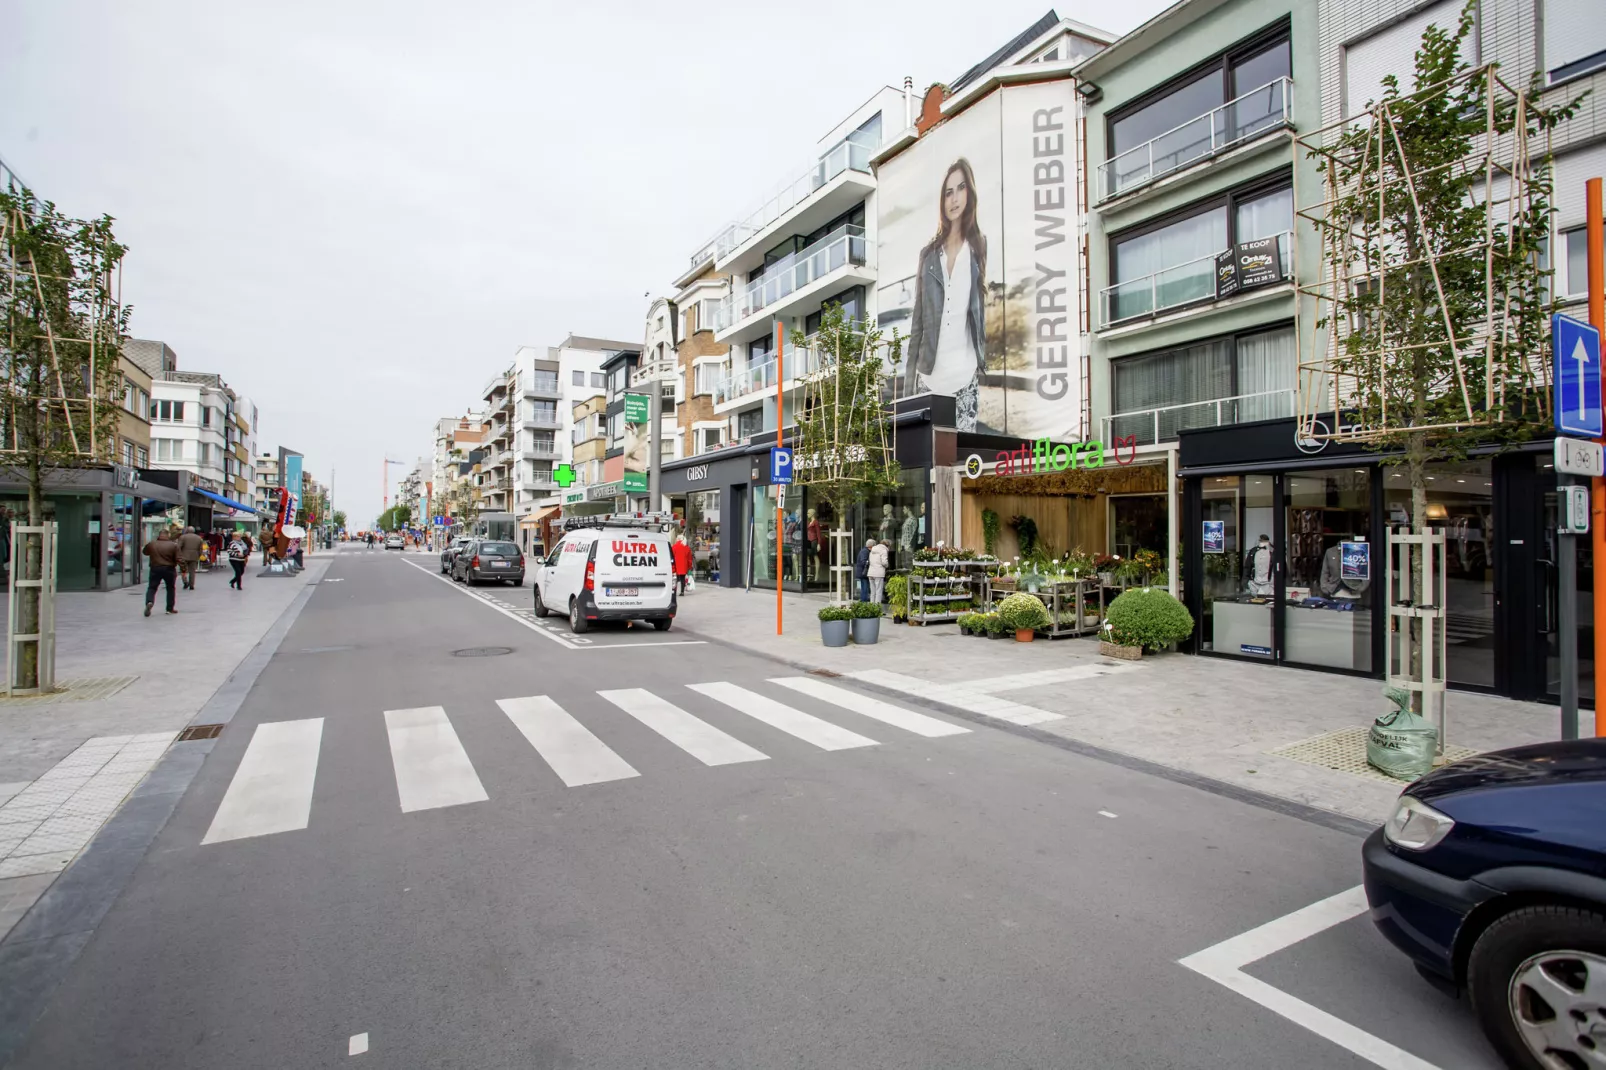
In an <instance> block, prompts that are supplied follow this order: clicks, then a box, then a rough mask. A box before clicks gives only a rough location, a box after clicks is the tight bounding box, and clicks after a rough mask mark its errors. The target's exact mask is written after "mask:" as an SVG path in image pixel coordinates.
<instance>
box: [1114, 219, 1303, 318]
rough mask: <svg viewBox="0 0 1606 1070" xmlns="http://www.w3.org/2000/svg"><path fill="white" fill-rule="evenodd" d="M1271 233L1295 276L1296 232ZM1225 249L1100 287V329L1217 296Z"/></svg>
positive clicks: (1285, 270) (1285, 269)
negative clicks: (1218, 271)
mask: <svg viewBox="0 0 1606 1070" xmlns="http://www.w3.org/2000/svg"><path fill="white" fill-rule="evenodd" d="M1268 236H1269V237H1275V238H1276V239H1277V253H1278V256H1279V257H1280V258H1281V260H1282V266H1283V277H1284V279H1286V280H1292V278H1293V248H1294V235H1293V232H1292V231H1286V230H1285V231H1283V232H1282V233H1281V234H1277V235H1268ZM1225 251H1226V250H1221V251H1220V252H1214V253H1211V254H1210V255H1208V256H1201V257H1199V258H1197V259H1195V260H1189V261H1187V262H1186V263H1182V264H1177V265H1175V266H1173V267H1168V268H1162V269H1161V270H1159V271H1156V272H1154V273H1153V274H1152V275H1141V276H1139V277H1138V278H1135V279H1127V280H1126V281H1124V282H1118V283H1116V284H1115V285H1114V286H1106V287H1105V288H1104V289H1102V290H1100V291H1099V327H1100V329H1103V328H1106V327H1111V326H1114V325H1116V324H1119V323H1123V322H1126V321H1129V320H1135V319H1141V318H1145V317H1151V318H1152V317H1154V316H1157V315H1159V314H1160V313H1162V312H1165V311H1167V310H1168V309H1173V308H1181V307H1182V306H1184V305H1192V304H1195V303H1198V302H1203V301H1213V300H1214V299H1215V296H1216V257H1218V256H1220V255H1221V253H1222V252H1225ZM1247 292H1249V293H1254V292H1256V291H1254V290H1250V291H1247ZM1234 296H1236V295H1234Z"/></svg>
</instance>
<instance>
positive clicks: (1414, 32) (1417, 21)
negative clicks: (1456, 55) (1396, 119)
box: [1336, 0, 1590, 118]
mask: <svg viewBox="0 0 1606 1070" xmlns="http://www.w3.org/2000/svg"><path fill="white" fill-rule="evenodd" d="M1583 2H1585V3H1589V2H1590V0H1583ZM1462 6H1463V5H1462V3H1461V0H1445V2H1444V3H1439V4H1434V5H1433V6H1431V7H1429V8H1427V9H1425V10H1422V11H1418V12H1417V13H1416V14H1414V15H1411V16H1409V17H1407V18H1405V19H1403V20H1401V21H1400V22H1396V23H1394V24H1393V25H1392V26H1389V27H1387V28H1386V29H1383V30H1381V31H1379V32H1377V33H1375V34H1373V35H1372V36H1370V37H1367V38H1365V39H1363V40H1360V41H1357V42H1356V43H1354V44H1352V45H1349V46H1348V47H1346V48H1345V49H1344V68H1343V69H1344V95H1343V99H1342V101H1341V107H1342V111H1343V116H1337V117H1336V118H1343V117H1348V116H1352V115H1359V114H1360V113H1361V112H1363V111H1365V110H1366V108H1367V106H1368V105H1370V104H1375V103H1377V102H1378V101H1380V100H1382V99H1383V78H1384V76H1385V75H1390V74H1392V75H1394V76H1395V77H1396V78H1398V79H1399V82H1400V95H1401V96H1408V95H1409V94H1410V93H1411V92H1413V90H1414V89H1415V84H1414V78H1415V76H1414V74H1413V73H1412V72H1414V71H1415V70H1416V61H1415V57H1416V51H1417V49H1419V48H1421V47H1422V34H1423V33H1424V32H1425V31H1426V30H1427V28H1428V27H1429V26H1438V27H1439V28H1440V29H1442V30H1446V31H1449V32H1454V31H1455V27H1456V22H1457V20H1459V19H1460V17H1461V8H1462ZM1477 37H1478V35H1477V34H1476V33H1471V34H1468V35H1467V39H1466V40H1465V41H1464V42H1463V43H1462V49H1463V55H1462V59H1463V61H1465V62H1466V63H1468V64H1469V65H1472V66H1476V65H1477ZM1467 51H1470V52H1471V53H1472V55H1467V54H1466V52H1467Z"/></svg>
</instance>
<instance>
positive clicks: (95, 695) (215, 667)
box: [0, 553, 334, 936]
mask: <svg viewBox="0 0 1606 1070" xmlns="http://www.w3.org/2000/svg"><path fill="white" fill-rule="evenodd" d="M333 559H334V555H333V554H332V553H323V554H320V555H317V556H314V557H310V558H308V559H307V568H306V569H305V571H303V572H302V573H301V574H299V575H297V576H288V577H285V576H275V577H271V578H269V577H263V576H258V575H257V573H258V572H260V571H261V566H260V565H258V564H257V563H256V562H253V563H252V567H251V568H250V569H248V570H247V572H246V578H245V590H243V591H234V590H232V589H230V588H229V586H228V577H229V571H228V569H226V568H224V569H214V570H213V571H211V572H207V573H202V574H201V575H199V576H198V577H197V578H196V589H195V590H193V591H185V590H182V589H180V590H179V592H178V603H177V605H178V613H177V614H176V615H174V616H168V615H167V614H165V613H164V612H162V610H163V606H164V600H165V594H162V593H159V594H158V595H157V601H156V608H155V611H154V612H153V613H152V615H151V616H150V617H149V618H146V617H144V616H143V615H142V611H143V609H144V594H145V592H144V589H143V588H140V589H138V590H135V589H129V590H123V591H111V592H68V593H63V594H60V595H58V596H57V603H56V678H57V680H58V682H60V683H63V684H66V685H69V686H68V689H67V690H66V691H65V692H64V693H62V694H58V695H51V696H40V697H37V698H26V699H7V698H4V697H0V936H4V934H5V933H6V932H8V931H9V930H10V928H11V926H12V925H13V924H14V923H15V922H16V921H17V919H18V918H20V917H21V916H22V914H23V913H25V912H26V910H27V909H28V907H29V906H31V905H32V903H33V902H34V901H35V900H36V899H37V898H38V897H39V896H40V895H41V894H43V892H44V890H45V889H46V888H47V887H49V884H50V882H51V881H53V880H54V879H55V876H56V874H58V873H59V872H60V871H61V870H63V869H65V868H66V866H67V865H68V864H70V863H71V861H72V860H73V858H74V857H75V856H76V855H77V854H78V852H79V851H80V850H82V849H83V847H84V846H85V845H86V844H87V843H88V842H89V841H90V840H91V839H92V838H93V837H94V835H95V833H96V832H98V831H99V830H100V828H101V826H102V825H104V824H105V823H106V821H107V820H108V819H109V818H110V817H111V816H112V814H113V813H115V812H116V810H117V808H118V807H119V806H120V805H121V804H122V802H123V800H124V799H125V798H126V797H127V796H128V795H129V793H130V792H132V791H133V790H134V788H135V787H136V786H138V784H139V782H140V781H141V780H143V779H144V777H145V775H146V774H147V773H149V772H150V770H151V769H152V768H153V767H154V766H155V765H156V763H157V762H158V761H159V760H160V759H161V757H162V755H163V754H164V753H165V752H166V750H167V747H168V744H170V743H171V742H172V741H173V738H174V737H175V736H176V735H177V734H178V733H179V731H180V730H181V729H183V728H184V727H185V726H186V725H188V724H189V723H190V722H191V721H192V720H193V719H194V718H195V716H196V715H197V714H198V713H200V712H201V710H202V709H203V708H204V707H205V705H206V703H207V701H208V700H209V699H211V697H212V696H213V694H215V693H216V692H217V690H218V689H219V688H220V687H221V686H223V685H224V683H226V682H227V680H228V679H229V677H230V676H231V675H232V674H233V673H234V671H235V669H236V667H237V666H239V664H240V662H241V661H242V660H243V659H244V658H245V657H246V655H247V654H249V653H250V652H251V650H252V648H253V647H255V646H256V645H257V643H258V641H259V640H261V639H262V637H263V635H264V634H265V633H266V632H267V631H268V630H269V628H271V627H272V626H273V624H274V622H275V621H277V620H278V619H279V618H280V616H281V615H283V613H284V611H285V610H286V609H287V608H288V607H289V606H290V604H291V602H292V601H293V600H294V599H295V597H296V596H297V595H298V594H300V593H301V592H302V591H304V590H305V589H306V586H307V584H308V583H315V582H317V581H318V580H320V579H321V578H322V577H323V574H324V572H325V571H327V569H328V567H329V564H330V562H332V561H333Z"/></svg>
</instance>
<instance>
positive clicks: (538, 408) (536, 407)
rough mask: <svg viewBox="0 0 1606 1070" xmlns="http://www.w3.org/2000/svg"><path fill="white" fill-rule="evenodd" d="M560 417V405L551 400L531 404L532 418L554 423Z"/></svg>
mask: <svg viewBox="0 0 1606 1070" xmlns="http://www.w3.org/2000/svg"><path fill="white" fill-rule="evenodd" d="M557 418H558V406H557V404H556V403H554V402H551V401H537V402H533V403H532V404H531V405H530V419H532V420H539V421H543V422H546V423H553V422H555V421H556V420H557Z"/></svg>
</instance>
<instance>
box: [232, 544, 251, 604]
mask: <svg viewBox="0 0 1606 1070" xmlns="http://www.w3.org/2000/svg"><path fill="white" fill-rule="evenodd" d="M250 560H251V536H249V535H247V534H246V533H245V532H243V531H236V532H235V533H234V537H233V538H232V539H230V540H229V567H230V568H232V569H233V570H234V578H233V579H231V580H229V586H230V587H233V588H234V589H235V590H236V591H243V590H245V565H246V562H248V561H250Z"/></svg>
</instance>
